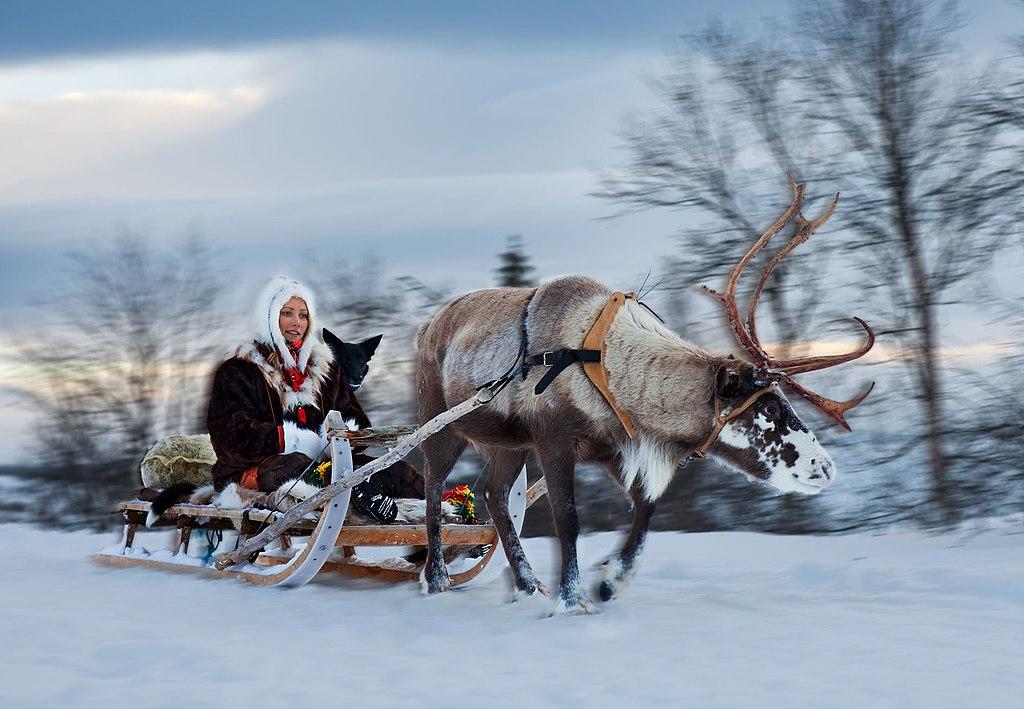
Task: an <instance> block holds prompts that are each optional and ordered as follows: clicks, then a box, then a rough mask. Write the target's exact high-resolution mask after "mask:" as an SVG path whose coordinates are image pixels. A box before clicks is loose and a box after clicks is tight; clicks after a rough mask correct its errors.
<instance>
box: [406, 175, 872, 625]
mask: <svg viewBox="0 0 1024 709" xmlns="http://www.w3.org/2000/svg"><path fill="white" fill-rule="evenodd" d="M793 189H794V199H793V202H792V204H791V205H790V208H789V209H788V210H787V211H786V213H785V214H783V216H782V217H780V218H779V220H778V221H776V223H775V224H773V225H772V227H771V228H770V229H769V230H768V231H767V232H765V234H764V235H763V236H762V237H761V239H759V240H758V242H757V243H756V244H755V245H754V246H753V247H752V248H751V250H750V251H749V252H748V253H747V254H746V255H745V256H744V258H743V259H742V260H741V261H740V263H739V264H737V266H736V268H734V269H733V272H732V273H731V274H730V279H729V287H728V288H727V290H726V292H725V293H724V294H719V293H715V292H712V294H713V295H715V297H716V298H718V299H719V300H720V301H721V302H722V304H723V305H724V306H725V308H726V311H727V313H728V314H729V317H730V321H731V323H732V325H733V327H734V329H736V333H737V337H738V338H739V340H740V342H741V344H742V345H743V346H744V348H745V349H746V350H747V352H748V354H749V355H750V356H751V358H752V359H753V360H754V362H753V363H750V362H746V361H742V360H737V359H733V358H732V357H731V356H729V357H724V356H719V355H714V354H711V353H709V352H706V351H705V350H703V349H701V348H699V347H697V346H696V345H693V344H691V343H689V342H686V341H685V340H683V339H681V338H680V337H679V336H678V335H676V334H674V333H673V332H671V331H670V330H669V329H668V328H666V327H665V326H664V325H662V324H661V322H659V320H658V319H656V317H655V316H654V315H653V314H652V313H651V312H650V311H648V310H647V309H646V308H645V307H644V306H643V305H642V304H640V303H638V302H637V301H636V299H635V298H631V297H628V296H627V297H626V299H625V301H624V302H623V303H622V305H621V307H619V308H618V309H617V311H615V313H614V318H613V319H612V320H611V322H610V325H609V327H608V329H607V331H606V333H605V335H604V343H603V347H602V355H601V364H602V366H603V367H604V369H605V370H606V372H607V377H608V384H607V388H608V389H609V391H610V394H611V395H612V396H613V397H614V400H615V401H616V402H617V404H618V406H619V408H620V409H622V410H623V411H625V412H627V413H628V417H629V418H630V419H631V423H632V424H633V426H634V427H635V432H634V433H635V435H633V436H631V435H630V433H628V432H627V430H626V427H625V426H624V424H623V423H622V422H621V421H620V419H619V417H618V416H617V415H616V413H615V412H614V411H613V409H612V408H611V406H610V405H609V402H608V401H607V400H606V399H605V397H604V396H603V395H602V393H601V392H600V391H599V390H598V389H597V388H596V387H595V385H594V383H593V382H592V381H591V380H590V379H589V378H588V377H587V376H586V375H585V373H584V370H583V368H582V367H580V366H575V365H573V366H570V367H569V368H567V369H566V370H565V371H564V372H563V373H562V374H561V375H559V376H558V377H557V378H555V379H554V380H553V382H552V383H551V384H550V386H549V388H548V389H547V390H546V391H544V393H543V394H540V395H537V394H535V393H534V387H535V385H536V384H537V382H538V381H539V380H540V378H541V377H542V376H543V374H544V372H545V368H544V367H542V366H532V367H530V368H529V370H528V373H527V375H526V376H525V378H520V377H516V378H515V379H514V380H513V381H512V383H511V384H510V385H509V386H508V387H507V388H505V389H504V390H503V391H502V392H501V393H500V394H498V395H497V396H496V397H495V398H494V400H493V401H492V402H491V404H490V405H489V406H488V407H486V408H485V409H481V410H479V411H477V412H474V413H473V414H471V415H469V416H467V417H465V418H464V419H462V420H460V421H458V422H456V423H455V424H453V425H451V426H450V427H449V428H448V429H446V430H444V431H442V432H441V433H439V434H437V435H435V436H434V437H432V438H430V439H428V440H427V441H426V442H424V444H423V446H422V450H423V453H424V457H425V460H426V467H425V471H424V475H425V478H426V497H427V531H428V538H429V546H428V561H427V565H426V567H425V568H424V572H423V578H422V581H423V587H424V591H425V592H427V593H436V592H440V591H444V590H446V589H447V588H448V585H449V583H448V572H447V569H446V568H445V566H444V562H443V560H442V554H441V539H440V517H441V514H440V513H441V508H440V495H441V490H442V488H443V485H444V481H445V478H446V477H447V475H448V473H449V472H450V471H451V469H452V467H453V465H454V464H455V462H456V460H457V459H458V457H459V455H460V454H461V453H462V451H463V450H464V449H465V447H466V446H467V445H468V444H472V445H473V446H474V447H475V448H476V449H477V450H478V451H479V452H480V453H481V454H482V455H483V457H484V458H485V460H486V462H487V464H488V468H489V470H488V475H487V482H486V488H485V499H486V502H487V507H488V511H489V512H490V514H491V517H492V519H493V521H494V524H495V526H496V527H497V530H498V533H499V534H500V537H501V540H502V545H503V547H504V550H505V553H506V555H507V556H508V561H509V565H510V566H511V568H512V574H513V578H514V582H515V587H516V592H517V594H529V595H532V594H536V593H543V594H546V593H547V591H546V589H545V588H544V586H543V585H542V584H541V583H540V581H538V579H537V577H536V575H535V574H534V571H533V569H532V568H531V566H530V564H529V562H528V561H527V559H526V555H525V553H524V551H523V547H522V544H521V543H520V541H519V538H518V536H517V535H516V533H515V531H514V529H513V527H512V523H511V519H510V517H509V513H508V507H507V499H508V491H509V488H510V486H511V484H512V482H513V480H514V479H515V477H516V475H517V474H518V472H519V470H520V469H521V468H522V466H523V464H524V462H525V459H526V456H527V454H528V453H529V451H530V450H533V451H535V452H536V454H537V458H538V460H539V462H540V465H541V467H542V469H543V472H544V477H545V479H546V481H547V485H548V498H549V501H550V504H551V510H552V514H553V517H554V522H555V529H556V532H557V535H558V539H559V542H560V546H561V553H562V567H561V582H560V589H559V593H558V598H557V603H556V608H555V612H556V613H563V614H579V613H590V612H594V611H595V610H596V606H595V605H594V603H593V602H592V601H591V600H590V598H589V596H588V594H587V593H586V592H585V591H584V589H583V588H582V584H581V580H580V574H579V568H578V561H577V554H576V540H577V536H578V534H579V520H578V517H577V513H576V506H575V499H574V470H575V466H576V464H577V462H580V461H595V462H598V463H601V464H603V465H605V466H606V467H607V468H608V469H609V471H610V472H612V473H613V475H614V477H616V478H617V479H618V480H619V481H620V482H621V483H622V486H623V488H624V490H625V491H626V492H627V494H628V495H629V496H630V498H631V499H632V502H633V506H634V518H633V524H632V528H631V529H630V532H629V534H628V535H627V537H626V540H625V543H624V544H623V546H622V548H621V549H620V550H619V551H618V552H617V553H616V554H614V555H612V557H611V558H609V559H608V560H607V561H606V562H605V567H604V568H605V576H606V578H605V580H604V581H603V582H602V584H601V585H600V587H599V593H600V596H601V598H602V599H604V600H609V599H611V598H613V597H615V596H616V595H618V594H619V593H620V592H621V591H622V590H623V588H624V587H625V586H626V585H627V584H628V582H629V580H630V579H631V578H632V576H633V574H634V573H635V570H636V567H637V562H638V560H639V557H640V555H641V552H642V549H643V545H644V539H645V537H646V534H647V531H648V528H649V525H650V520H651V516H652V515H653V513H654V509H655V506H656V502H657V500H658V498H659V497H660V496H661V494H662V493H663V492H664V490H665V488H666V487H667V486H668V484H669V482H670V481H671V479H672V476H673V474H674V472H675V470H676V468H677V467H678V466H679V464H680V463H681V462H682V461H683V460H684V459H686V458H687V457H688V456H690V455H693V454H694V453H695V452H696V453H697V454H706V455H708V456H710V457H711V458H713V459H715V460H717V461H718V462H720V463H722V464H724V465H726V466H728V467H730V468H733V469H736V470H738V471H740V472H742V473H744V474H746V475H748V476H749V477H751V478H753V479H757V480H761V481H765V482H767V483H768V484H771V485H773V486H774V487H776V488H778V489H779V490H781V491H784V492H802V493H806V494H815V493H817V492H819V491H820V490H821V489H823V488H824V487H826V486H827V485H829V484H830V483H831V482H832V481H833V480H834V479H835V467H834V465H833V463H832V461H831V459H830V458H829V456H828V454H827V453H826V452H825V450H824V449H823V448H822V446H821V445H820V444H819V443H818V441H817V439H816V438H815V437H814V435H813V434H812V433H811V432H810V431H809V429H808V428H807V426H805V425H804V424H803V422H802V421H801V420H800V419H799V417H797V415H796V413H795V412H794V411H793V408H792V407H791V406H790V404H789V402H788V401H787V400H786V397H785V396H784V395H783V393H782V391H781V386H786V387H788V388H791V389H793V390H795V391H797V392H798V393H799V394H801V395H802V396H804V397H805V398H808V399H809V400H811V401H812V403H814V404H815V405H816V406H818V407H819V408H821V409H822V410H824V411H825V412H826V413H828V414H829V415H830V416H831V417H832V418H833V419H834V420H836V421H837V422H839V423H840V424H842V425H844V426H845V425H846V423H845V420H844V419H843V412H844V411H845V410H846V409H848V408H851V407H852V406H855V405H856V404H857V403H859V402H860V401H861V400H862V399H863V398H864V397H865V396H866V395H867V392H865V393H864V394H862V395H861V396H859V397H857V398H855V399H853V400H851V401H849V402H833V401H830V400H828V399H825V398H824V397H821V396H819V395H817V394H814V393H813V392H809V391H808V390H806V389H803V388H802V387H800V386H799V385H798V384H796V383H795V382H794V381H793V380H792V379H791V375H792V374H795V373H799V372H806V371H811V370H812V369H821V368H824V367H827V366H832V365H834V364H838V363H841V362H845V361H849V360H851V359H855V358H856V357H859V356H861V355H863V354H864V353H866V352H867V350H868V349H870V347H871V345H872V343H873V339H874V338H873V334H872V333H871V330H870V328H867V326H866V325H864V327H865V329H866V330H867V332H868V336H869V341H868V343H867V344H866V345H865V346H864V347H861V348H859V349H858V350H857V351H855V352H852V353H848V354H843V355H835V356H831V357H816V358H803V359H799V360H789V361H780V360H775V359H774V358H772V357H771V356H770V355H768V354H767V353H766V352H765V351H764V350H763V349H762V348H761V346H760V343H759V341H758V340H757V336H756V330H754V328H753V326H752V325H750V323H752V322H753V314H754V308H756V304H757V302H756V301H757V298H758V296H759V295H760V290H761V288H762V287H763V284H764V280H766V279H767V277H768V276H769V275H770V273H771V271H772V270H773V269H774V267H775V266H776V265H777V263H778V261H779V260H781V258H782V257H784V256H785V254H786V253H789V251H791V250H792V248H793V247H795V246H796V244H798V243H800V242H802V241H803V240H806V239H807V238H808V237H809V236H810V234H811V233H813V231H814V229H816V228H817V227H818V226H820V225H821V224H822V223H823V222H824V221H825V220H826V219H827V218H828V217H829V216H830V215H831V211H832V209H831V208H830V209H829V211H828V212H827V213H826V214H825V215H823V217H822V218H820V219H818V220H815V221H814V222H807V221H806V220H804V219H803V217H800V222H799V225H798V230H797V233H796V235H795V236H794V237H793V238H792V239H791V240H790V242H789V243H788V244H787V245H786V246H785V247H784V248H783V249H782V250H781V251H780V255H779V256H777V257H776V258H775V259H773V260H772V261H771V263H770V264H769V266H768V267H766V268H765V270H764V272H763V273H762V277H761V280H760V282H759V283H758V286H757V288H756V290H755V294H754V297H753V299H752V305H751V308H750V312H749V315H748V318H747V322H748V326H747V328H744V327H743V325H742V323H741V322H740V320H739V317H738V311H737V309H736V303H735V287H736V282H737V281H738V278H739V275H740V274H741V273H742V271H743V269H744V268H745V267H746V265H747V264H748V263H749V261H750V260H751V259H752V258H753V257H754V255H756V253H757V252H758V251H759V250H760V249H762V248H763V247H764V245H765V244H766V243H767V241H768V240H769V239H770V238H771V237H772V236H774V234H775V233H777V232H778V231H779V230H781V229H782V227H783V226H784V225H785V224H786V223H787V222H788V221H790V220H791V219H792V218H793V217H794V216H795V215H796V214H798V213H799V210H800V206H801V204H802V199H803V186H802V185H797V184H796V183H795V182H794V183H793ZM834 206H835V205H834V203H833V207H834ZM611 295H612V293H611V291H610V289H608V288H607V287H606V286H604V285H602V284H600V283H598V282H597V281H595V280H592V279H590V278H586V277H582V276H571V277H565V278H558V279H555V280H552V281H549V282H547V283H545V284H543V285H541V286H539V287H537V288H496V289H488V290H482V291H476V292H474V293H470V294H467V295H464V296H461V297H459V298H456V299H455V300H453V301H451V302H449V303H448V304H447V305H446V306H444V307H443V308H442V309H441V310H440V311H439V312H438V313H437V314H436V315H435V316H434V317H433V318H432V319H431V320H430V321H429V322H428V323H427V324H426V325H425V326H424V327H423V328H422V329H421V330H420V332H419V334H418V336H417V367H416V381H417V386H418V409H419V410H418V416H419V420H420V422H421V423H423V422H426V421H427V420H429V419H430V418H432V417H433V416H436V415H437V414H438V413H440V412H442V411H444V410H446V409H447V408H449V407H451V406H453V405H454V404H456V403H458V402H460V401H463V400H464V399H467V398H469V397H470V396H472V395H473V393H474V392H475V391H476V390H477V389H478V387H480V385H481V384H482V383H484V382H486V381H488V380H491V379H493V378H494V377H495V376H496V374H497V373H500V372H501V371H503V370H505V369H506V368H512V367H514V366H515V365H516V363H517V361H518V360H520V359H521V357H522V353H523V351H524V350H523V349H522V348H524V347H525V351H526V353H527V355H531V354H536V353H542V352H553V351H556V350H560V349H563V348H579V347H581V345H582V343H583V342H584V339H585V338H586V337H587V335H588V332H589V331H590V330H591V327H592V326H593V325H594V323H595V320H597V319H598V317H599V315H601V314H602V312H603V311H604V309H605V307H606V305H607V304H608V303H609V298H610V297H611ZM619 297H620V298H621V295H620V296H619ZM859 322H860V321H859ZM862 324H863V323H862Z"/></svg>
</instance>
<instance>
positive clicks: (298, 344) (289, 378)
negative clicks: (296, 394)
mask: <svg viewBox="0 0 1024 709" xmlns="http://www.w3.org/2000/svg"><path fill="white" fill-rule="evenodd" d="M301 349H302V340H296V341H295V342H289V343H288V351H289V352H290V353H291V355H292V359H293V360H295V363H296V365H298V361H299V350H301ZM281 370H282V371H283V372H284V379H285V381H286V382H288V386H290V387H291V388H292V391H298V390H299V389H301V388H302V385H303V383H304V382H305V381H306V375H305V374H303V373H302V372H300V371H299V369H298V366H296V367H295V368H291V367H282V368H281Z"/></svg>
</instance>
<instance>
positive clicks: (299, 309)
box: [277, 298, 309, 342]
mask: <svg viewBox="0 0 1024 709" xmlns="http://www.w3.org/2000/svg"><path fill="white" fill-rule="evenodd" d="M277 324H278V327H280V328H281V334H282V335H284V339H285V340H287V341H288V342H295V341H296V340H301V339H302V338H304V337H305V336H306V330H308V329H309V310H307V309H306V301H304V300H303V299H302V298H292V299H291V300H289V301H288V302H287V303H285V304H284V307H283V308H281V315H280V317H278V319H277Z"/></svg>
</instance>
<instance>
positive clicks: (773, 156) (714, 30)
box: [593, 26, 831, 355]
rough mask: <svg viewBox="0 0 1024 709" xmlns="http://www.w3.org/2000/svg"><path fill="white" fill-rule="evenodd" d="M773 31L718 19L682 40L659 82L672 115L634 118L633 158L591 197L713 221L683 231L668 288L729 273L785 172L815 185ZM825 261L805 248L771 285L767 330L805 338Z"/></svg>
mask: <svg viewBox="0 0 1024 709" xmlns="http://www.w3.org/2000/svg"><path fill="white" fill-rule="evenodd" d="M775 37H776V35H775V34H772V33H769V34H768V35H767V37H766V38H764V39H755V40H744V39H741V38H739V37H736V36H733V35H730V34H728V33H727V32H726V31H725V30H724V29H722V28H721V27H720V26H712V27H710V28H709V29H707V30H706V31H704V32H703V33H700V34H697V35H694V36H691V37H689V38H687V39H685V40H684V41H683V42H682V43H681V44H680V45H679V46H678V47H677V48H676V49H675V50H674V52H673V54H672V62H673V71H672V72H671V73H670V74H669V75H667V76H665V77H664V78H662V79H661V80H660V81H659V82H657V83H656V84H655V90H656V91H657V92H658V93H659V95H660V96H661V97H662V99H663V101H664V106H665V108H664V110H662V111H660V112H658V113H657V114H656V115H654V116H653V117H650V118H638V117H633V118H631V119H628V120H627V122H626V125H625V127H624V130H623V139H624V141H625V149H626V151H627V154H628V155H629V162H628V163H627V164H626V165H623V166H619V167H618V168H616V169H614V170H611V171H609V172H607V173H606V174H604V175H603V176H602V179H601V182H600V185H599V188H598V189H597V190H596V191H595V192H594V193H593V194H594V195H595V196H598V197H600V198H603V199H607V200H611V201H614V202H617V203H619V204H621V205H623V206H624V207H625V208H626V209H651V208H670V209H675V210H680V211H683V210H685V211H686V212H687V213H688V214H694V215H701V216H703V217H704V218H705V219H709V220H710V221H709V222H703V223H700V224H698V225H694V226H686V227H684V228H683V229H682V230H681V233H680V236H679V239H678V241H679V250H678V252H677V254H676V255H674V256H673V257H672V258H671V259H670V260H669V262H668V263H667V265H666V268H665V273H664V274H663V275H662V276H661V279H660V280H661V282H662V289H663V290H668V291H670V292H672V291H680V290H690V289H692V288H693V287H694V286H695V285H696V284H698V283H701V282H705V281H709V280H712V279H714V278H716V277H718V276H720V275H722V274H723V273H725V272H726V271H728V269H729V267H730V266H731V265H732V263H734V262H735V259H736V256H737V255H738V254H742V253H743V252H744V251H745V250H746V248H747V246H748V245H749V243H750V239H751V237H752V235H757V234H760V233H761V232H762V231H763V230H764V227H765V226H766V225H767V224H768V223H770V222H771V220H772V219H773V218H774V217H775V214H776V210H777V207H778V205H779V203H780V202H783V203H784V202H785V201H786V199H787V198H788V194H789V192H788V187H787V185H786V175H787V173H792V174H794V175H798V176H799V177H800V179H801V181H806V182H808V183H813V182H814V181H815V179H816V178H817V177H818V175H817V172H816V170H817V168H818V165H819V164H818V162H817V161H815V160H814V159H812V158H811V157H810V155H812V154H813V145H812V144H810V143H808V142H807V140H806V135H807V127H806V122H807V117H806V116H805V115H804V114H803V113H802V112H801V111H800V110H799V106H798V102H797V101H795V95H796V92H797V91H798V90H799V88H800V87H799V84H798V82H797V78H798V77H796V76H794V75H793V74H792V72H790V71H787V68H788V67H789V65H790V64H789V62H790V57H789V54H788V52H787V50H785V49H784V48H783V47H782V46H781V42H780V41H777V40H775ZM830 196H831V195H830ZM766 258H767V256H766ZM825 260H826V259H825V256H824V255H823V254H822V253H821V252H818V253H815V252H797V253H796V254H794V256H793V260H792V261H790V262H789V263H784V264H783V265H782V266H781V267H780V268H779V269H778V270H777V271H776V274H775V280H773V281H772V282H770V283H769V284H768V287H767V289H766V292H765V300H766V302H767V303H768V308H769V310H770V313H769V315H770V319H771V322H769V323H768V327H769V328H771V327H772V325H774V327H775V330H776V339H777V340H779V341H780V342H783V343H794V342H798V341H799V340H801V339H803V338H804V337H805V336H806V334H807V332H808V323H809V322H811V320H812V315H813V313H814V312H815V310H816V309H817V308H818V306H819V304H820V303H821V301H822V298H821V286H820V284H821V279H820V277H819V276H820V274H821V272H822V271H823V270H824V261H825ZM791 274H799V275H797V276H796V278H797V279H798V281H797V283H798V286H799V287H790V286H791V285H792V276H791ZM676 297H677V298H678V296H676ZM785 354H788V353H784V355H785Z"/></svg>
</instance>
